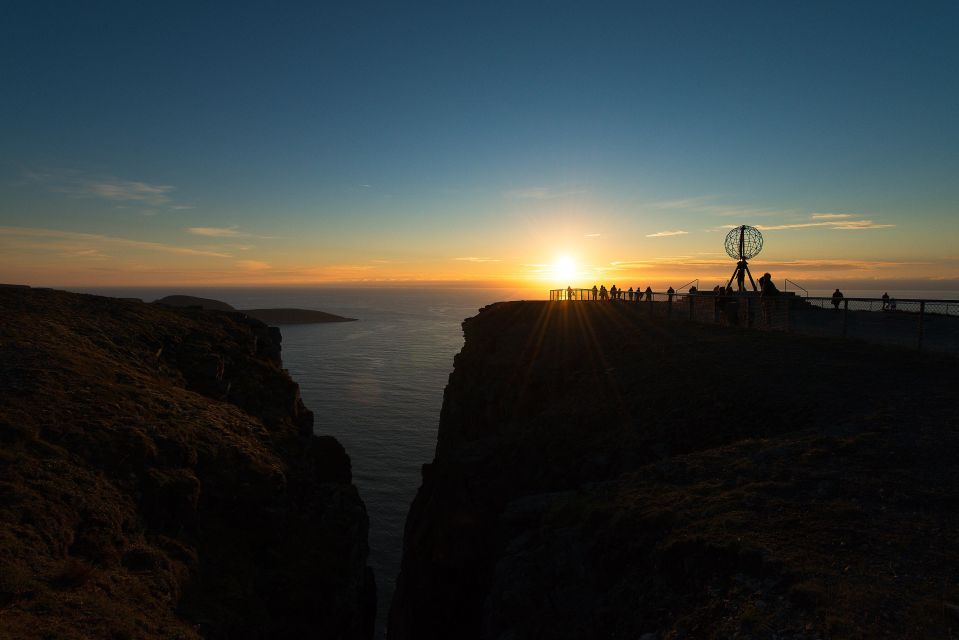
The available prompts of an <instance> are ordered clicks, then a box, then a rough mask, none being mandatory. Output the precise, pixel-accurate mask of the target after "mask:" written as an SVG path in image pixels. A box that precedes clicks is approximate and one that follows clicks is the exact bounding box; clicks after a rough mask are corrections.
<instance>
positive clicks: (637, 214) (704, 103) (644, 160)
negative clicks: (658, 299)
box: [0, 1, 959, 284]
mask: <svg viewBox="0 0 959 640" xmlns="http://www.w3.org/2000/svg"><path fill="white" fill-rule="evenodd" d="M276 4H277V3H271V4H266V3H259V4H252V3H239V2H235V3H220V4H214V3H209V4H199V3H154V4H146V3H119V2H118V3H95V2H94V3H62V2H60V3H48V2H37V1H32V2H8V3H5V4H4V6H3V9H2V10H0V12H2V13H0V50H2V55H0V76H2V78H3V86H4V89H5V90H4V96H5V97H4V99H3V100H2V101H0V118H2V120H0V121H2V122H3V136H2V139H3V144H2V145H0V227H2V228H3V230H0V250H2V253H3V256H4V257H0V269H2V271H0V279H3V280H18V281H26V282H28V283H32V284H101V283H116V284H121V283H122V284H138V283H165V282H179V281H184V279H193V280H200V281H209V282H211V283H212V282H237V283H241V282H245V281H251V282H252V281H257V282H267V281H275V282H307V281H318V282H320V281H349V280H356V279H363V280H400V281H403V280H458V279H482V280H504V279H522V278H531V279H533V280H537V279H540V278H545V279H549V277H550V273H551V271H550V265H551V264H553V262H554V261H555V260H557V259H558V256H562V255H571V256H573V257H574V258H575V260H576V262H577V264H578V265H579V267H580V269H579V271H580V273H579V276H580V277H581V279H584V280H586V279H589V280H592V279H594V278H603V277H612V276H614V275H618V272H623V275H624V276H625V275H626V274H627V273H628V274H629V275H630V276H632V275H634V274H635V275H637V277H639V276H645V275H646V274H653V273H655V274H664V273H666V272H669V271H674V272H678V273H687V272H689V273H702V274H703V275H704V277H710V276H711V275H712V274H713V273H714V272H719V271H722V272H725V271H726V270H727V269H726V265H725V262H724V261H725V260H726V258H725V257H722V256H713V257H709V256H710V254H713V253H715V252H716V251H719V252H721V239H722V233H723V231H724V228H725V227H726V226H729V225H735V224H743V223H745V224H754V225H758V226H761V227H765V228H766V229H767V231H766V233H767V236H768V237H767V250H766V255H765V256H764V257H765V258H768V259H769V260H770V261H771V262H770V264H772V265H774V266H775V267H776V268H777V269H778V270H779V271H780V272H787V273H786V275H788V274H790V273H791V274H793V275H795V276H797V277H805V278H815V277H820V276H822V277H833V278H838V277H851V278H880V279H883V278H885V279H889V278H895V277H897V274H901V273H903V272H904V268H905V270H908V271H909V273H910V274H913V275H921V276H923V277H929V278H959V257H957V256H959V252H957V250H956V249H955V247H954V243H955V240H956V238H957V237H959V215H957V210H959V186H957V185H959V180H957V179H956V176H957V175H959V119H957V118H956V117H955V114H956V113H957V112H959V109H957V107H959V73H957V71H956V70H957V69H959V39H957V38H956V35H955V30H956V25H957V24H959V5H957V4H956V3H952V2H942V3H921V2H919V3H884V2H868V3H865V2H863V3H851V2H850V3H836V2H821V3H820V2H750V3H713V2H709V3H684V2H670V3H655V4H653V3H637V2H631V3H588V4H587V3H559V2H553V3H522V4H520V3H493V2H483V3H448V2H447V3H432V4H425V3H423V4H412V3H409V4H404V3H389V4H387V3H360V2H351V3H343V4H333V3H279V5H278V6H275V5H276ZM827 214H828V215H827ZM678 232H684V233H678ZM4 272H6V273H7V274H9V275H7V276H4V275H3V273H4ZM651 277H652V276H651ZM656 277H658V275H657V276H656Z"/></svg>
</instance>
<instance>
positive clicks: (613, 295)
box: [609, 284, 619, 300]
mask: <svg viewBox="0 0 959 640" xmlns="http://www.w3.org/2000/svg"><path fill="white" fill-rule="evenodd" d="M618 295H619V289H617V288H616V285H615V284H614V285H613V286H611V287H610V288H609V297H610V298H612V299H613V300H615V299H616V296H618Z"/></svg>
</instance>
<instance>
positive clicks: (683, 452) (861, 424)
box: [389, 303, 959, 640]
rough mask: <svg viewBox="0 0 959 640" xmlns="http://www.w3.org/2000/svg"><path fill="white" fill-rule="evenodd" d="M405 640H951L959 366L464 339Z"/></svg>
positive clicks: (536, 320) (595, 310)
mask: <svg viewBox="0 0 959 640" xmlns="http://www.w3.org/2000/svg"><path fill="white" fill-rule="evenodd" d="M464 332H465V336H466V344H465V346H464V348H463V350H462V352H461V353H460V354H459V355H458V356H457V357H456V360H455V370H454V372H453V374H452V375H451V376H450V381H449V385H448V386H447V389H446V393H445V398H444V404H443V410H442V416H441V422H440V428H439V438H438V444H437V450H436V456H435V459H434V461H433V462H432V463H431V464H428V465H424V468H423V485H422V487H421V488H420V490H419V492H418V494H417V496H416V499H415V501H414V503H413V505H412V507H411V509H410V513H409V516H408V520H407V525H406V534H405V542H404V556H403V563H402V571H401V574H400V576H399V580H398V585H397V590H396V595H395V597H394V600H393V603H392V607H391V612H390V623H389V637H390V638H392V639H393V640H407V639H411V640H412V639H415V640H423V639H429V638H459V639H475V638H486V639H494V638H495V639H502V640H506V639H527V638H551V639H563V638H569V639H574V638H577V639H580V638H623V639H631V640H636V639H637V638H643V639H646V640H652V639H659V640H666V639H679V638H732V637H743V638H750V637H761V638H809V639H812V638H826V637H836V638H838V637H844V638H845V637H862V638H877V637H895V638H907V637H914V638H927V637H948V634H949V633H950V632H949V630H950V629H955V628H957V626H959V619H957V618H956V614H955V612H956V611H959V606H957V604H959V583H957V581H956V573H955V567H956V566H957V561H959V542H957V539H956V537H955V535H954V532H955V531H956V530H957V526H959V509H957V508H956V507H957V505H959V465H957V464H956V461H955V451H957V450H959V417H957V411H956V409H955V403H954V399H955V389H956V388H957V382H959V373H957V367H956V364H957V363H956V360H955V359H951V358H945V357H937V356H924V357H921V356H919V355H918V354H914V353H911V352H908V351H902V350H893V349H881V348H876V347H874V346H868V345H863V344H858V343H853V342H849V343H844V342H839V341H833V340H826V339H815V338H806V337H802V336H795V335H785V334H773V333H761V332H751V331H745V330H736V329H727V328H722V327H715V326H705V325H696V324H692V323H685V322H682V321H679V320H674V321H672V322H670V321H668V320H666V319H652V318H649V317H647V316H646V315H645V314H644V313H643V312H642V310H638V309H636V308H635V307H633V306H631V305H628V304H625V303H624V304H606V303H572V304H570V303H503V304H497V305H493V306H490V307H487V308H485V309H483V310H482V311H481V313H480V314H479V315H478V316H477V317H474V318H471V319H469V320H467V321H466V322H465V323H464Z"/></svg>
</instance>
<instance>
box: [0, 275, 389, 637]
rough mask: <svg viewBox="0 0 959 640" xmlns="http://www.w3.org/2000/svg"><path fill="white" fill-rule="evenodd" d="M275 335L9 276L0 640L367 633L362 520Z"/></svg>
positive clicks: (0, 304)
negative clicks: (16, 282)
mask: <svg viewBox="0 0 959 640" xmlns="http://www.w3.org/2000/svg"><path fill="white" fill-rule="evenodd" d="M312 427H313V414H312V413H311V412H310V411H308V410H307V409H306V408H305V407H304V406H303V403H302V402H301V400H300V396H299V389H298V387H297V385H296V384H295V383H294V382H293V381H292V380H290V378H289V376H288V375H287V374H286V372H285V371H283V370H282V368H281V361H280V335H279V332H278V331H277V330H276V329H270V328H268V327H267V326H266V325H264V324H262V323H261V322H259V321H257V320H254V319H251V318H249V317H246V316H244V315H242V314H238V313H228V312H211V311H203V310H201V309H198V308H193V309H172V308H168V307H161V306H158V305H149V304H143V303H140V302H128V301H120V300H115V299H110V298H102V297H96V296H87V295H75V294H69V293H63V292H56V291H49V290H31V289H27V288H0V638H4V639H6V638H18V639H19V638H98V639H99V638H106V639H111V640H122V639H131V640H132V639H141V638H185V639H188V638H200V637H204V638H343V639H351V640H352V639H358V638H368V637H370V636H371V633H372V622H373V607H374V602H373V598H375V595H374V593H375V592H374V589H373V585H372V576H371V574H370V571H369V569H367V567H366V557H367V542H366V534H367V526H368V525H367V517H366V512H365V509H364V506H363V503H362V502H361V501H360V499H359V496H358V495H357V492H356V489H355V487H354V486H353V485H352V484H351V472H350V460H349V458H348V457H347V455H346V453H345V452H344V450H343V448H342V447H341V446H340V444H339V443H338V442H337V441H336V440H334V439H333V438H330V437H316V436H314V435H313V431H312Z"/></svg>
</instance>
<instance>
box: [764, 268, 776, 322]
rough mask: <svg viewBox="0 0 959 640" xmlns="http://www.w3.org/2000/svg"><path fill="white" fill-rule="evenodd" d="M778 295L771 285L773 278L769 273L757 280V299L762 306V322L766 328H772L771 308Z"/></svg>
mask: <svg viewBox="0 0 959 640" xmlns="http://www.w3.org/2000/svg"><path fill="white" fill-rule="evenodd" d="M778 295H779V289H777V288H776V285H775V284H773V277H772V276H771V275H769V273H764V274H763V276H762V277H761V278H760V279H759V298H760V300H761V301H762V305H763V322H765V323H766V326H767V327H769V326H772V321H773V308H774V307H775V305H776V297H777V296H778Z"/></svg>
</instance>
